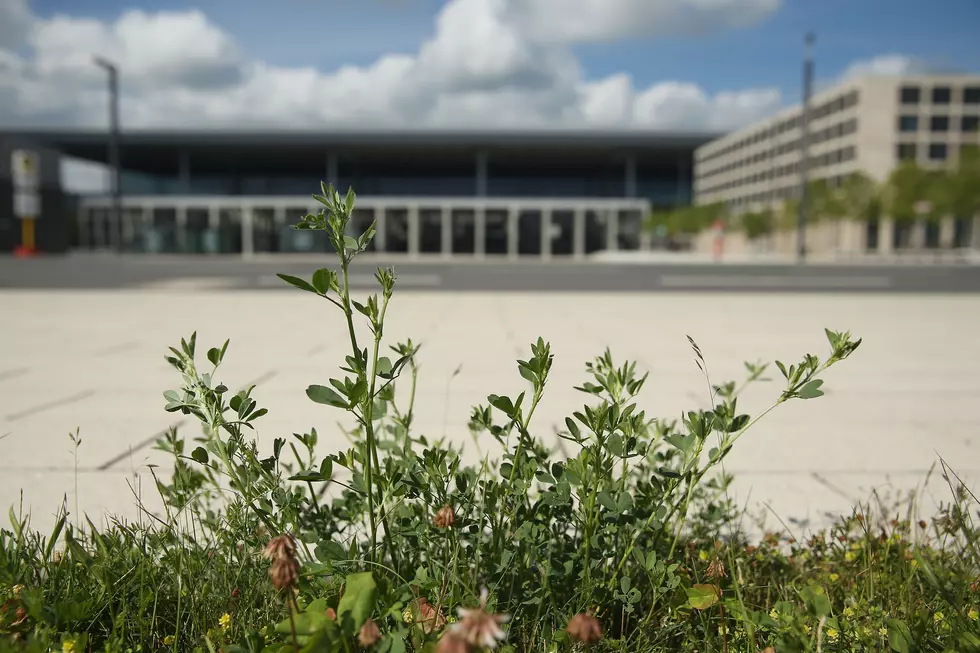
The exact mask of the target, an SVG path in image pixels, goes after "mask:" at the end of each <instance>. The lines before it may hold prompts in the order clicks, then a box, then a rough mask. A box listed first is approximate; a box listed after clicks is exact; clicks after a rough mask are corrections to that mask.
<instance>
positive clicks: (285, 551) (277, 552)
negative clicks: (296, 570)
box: [263, 535, 296, 562]
mask: <svg viewBox="0 0 980 653" xmlns="http://www.w3.org/2000/svg"><path fill="white" fill-rule="evenodd" d="M263 555H264V556H265V557H266V558H268V559H269V560H271V561H272V562H276V561H277V560H282V559H283V558H292V559H295V558H296V543H295V542H293V538H292V536H291V535H279V536H278V537H274V538H272V539H271V540H269V543H268V544H266V546H265V551H264V552H263Z"/></svg>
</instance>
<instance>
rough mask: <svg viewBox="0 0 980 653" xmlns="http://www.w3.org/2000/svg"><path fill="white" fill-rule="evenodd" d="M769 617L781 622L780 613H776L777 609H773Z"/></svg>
mask: <svg viewBox="0 0 980 653" xmlns="http://www.w3.org/2000/svg"><path fill="white" fill-rule="evenodd" d="M769 616H770V617H772V618H773V619H775V620H776V621H779V613H778V612H776V608H773V609H772V610H770V611H769Z"/></svg>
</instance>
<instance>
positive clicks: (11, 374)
mask: <svg viewBox="0 0 980 653" xmlns="http://www.w3.org/2000/svg"><path fill="white" fill-rule="evenodd" d="M30 371H31V368H29V367H16V368H14V369H10V370H0V381H6V380H7V379H13V378H15V377H18V376H23V375H25V374H27V373H28V372H30Z"/></svg>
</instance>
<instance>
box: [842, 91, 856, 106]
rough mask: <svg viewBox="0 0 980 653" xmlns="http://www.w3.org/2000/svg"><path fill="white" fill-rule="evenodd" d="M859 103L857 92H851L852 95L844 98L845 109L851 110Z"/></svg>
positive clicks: (849, 94)
mask: <svg viewBox="0 0 980 653" xmlns="http://www.w3.org/2000/svg"><path fill="white" fill-rule="evenodd" d="M857 103H858V92H857V91H851V92H850V93H848V94H847V95H845V96H844V108H845V109H847V108H850V107H853V106H854V105H856V104H857Z"/></svg>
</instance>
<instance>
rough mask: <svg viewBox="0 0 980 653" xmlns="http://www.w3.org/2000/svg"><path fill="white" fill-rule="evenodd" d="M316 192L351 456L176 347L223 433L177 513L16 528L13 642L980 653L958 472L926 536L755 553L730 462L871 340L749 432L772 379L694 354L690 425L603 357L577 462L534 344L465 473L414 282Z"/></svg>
mask: <svg viewBox="0 0 980 653" xmlns="http://www.w3.org/2000/svg"><path fill="white" fill-rule="evenodd" d="M315 197H316V198H317V200H318V201H320V202H321V203H322V204H323V205H324V208H323V210H322V211H320V212H319V213H318V214H316V215H308V216H306V218H304V219H303V220H301V221H300V223H299V224H298V225H296V228H299V229H311V230H320V231H323V232H325V234H326V236H327V237H328V239H329V240H330V242H331V243H332V244H333V247H334V249H335V251H336V252H337V256H338V264H339V265H338V269H327V268H324V269H320V270H317V271H315V272H314V273H313V274H312V276H311V277H310V278H309V279H302V278H298V277H292V276H288V275H280V276H281V277H282V278H283V280H284V282H285V283H288V284H290V285H292V286H294V287H296V288H298V289H300V290H302V291H305V292H308V293H309V294H310V296H311V299H312V298H316V299H318V300H326V302H328V304H324V307H325V308H327V309H330V310H335V311H339V312H340V317H341V319H340V320H339V321H338V324H339V325H340V327H339V328H340V330H341V331H340V334H338V335H339V336H340V337H343V338H345V339H347V340H348V341H349V342H350V353H349V355H347V356H346V357H345V360H344V361H343V362H342V364H341V365H340V368H339V369H340V374H338V376H337V378H332V379H328V380H326V381H325V382H324V383H322V384H316V385H311V386H310V387H309V388H307V391H306V393H307V396H308V397H309V399H310V400H312V401H314V402H316V403H318V404H322V405H323V406H324V411H325V415H326V416H327V417H329V413H328V411H331V410H332V411H341V412H345V413H347V414H348V416H349V417H350V418H351V420H350V421H352V422H353V423H354V424H356V426H355V428H354V429H353V430H352V432H351V433H349V435H350V436H351V443H352V444H351V446H350V448H349V449H346V450H343V451H337V452H334V453H331V454H328V455H324V454H323V453H322V452H321V451H320V447H319V446H318V440H319V438H318V434H317V432H316V430H315V429H313V428H311V429H310V430H309V431H308V432H306V433H302V434H293V435H292V436H291V437H290V438H288V439H287V438H283V437H276V438H275V439H274V440H273V441H272V443H271V447H268V448H266V447H263V448H260V447H259V446H258V440H257V429H258V428H260V426H261V423H262V422H261V418H262V417H263V416H264V415H265V414H266V411H265V409H264V408H262V407H261V406H260V405H259V397H258V395H259V393H258V392H257V390H256V388H255V387H249V388H246V389H244V390H242V391H240V392H233V391H231V390H229V386H230V385H233V383H232V382H233V380H227V381H228V385H226V384H225V383H223V382H222V379H220V378H219V377H220V375H221V374H222V373H223V372H222V368H221V365H222V362H223V361H224V360H225V357H226V355H227V354H228V347H229V344H228V343H227V342H225V343H224V344H223V345H221V346H215V347H211V348H209V349H208V350H207V351H206V352H204V355H203V357H202V356H200V355H199V353H200V352H199V351H198V343H197V339H196V336H195V335H192V336H191V337H190V338H188V339H185V340H182V341H181V342H180V343H179V345H177V346H174V347H172V348H170V350H169V353H168V354H167V360H168V361H169V362H170V364H171V365H172V366H173V368H174V370H175V373H176V374H175V378H176V380H177V382H178V383H177V387H176V388H175V389H171V390H167V391H166V392H165V393H164V398H165V406H164V408H165V410H167V411H170V412H180V413H182V414H184V415H189V416H193V417H195V418H197V420H199V422H200V426H201V434H202V435H201V436H200V437H198V438H195V439H194V440H193V441H190V442H188V441H187V440H186V439H185V437H184V434H183V433H180V434H178V433H177V432H176V431H171V432H170V433H169V434H168V436H167V437H166V438H164V439H162V440H161V441H160V442H159V443H158V448H159V449H160V450H162V451H164V452H166V453H167V454H169V455H170V456H171V457H172V460H173V467H172V472H171V473H169V474H166V475H160V474H157V472H156V470H151V471H153V473H154V479H155V480H156V490H157V491H158V492H159V493H160V495H161V497H162V499H163V504H164V506H165V510H164V511H163V513H162V514H152V513H151V512H149V511H145V510H144V511H141V514H140V518H139V519H138V520H137V521H136V522H123V521H113V522H110V523H109V524H107V525H105V526H96V525H95V524H94V523H92V522H89V521H87V520H86V521H85V522H84V523H80V519H79V516H78V515H77V509H76V510H75V511H74V513H75V514H74V515H73V516H70V514H69V510H68V507H67V506H64V507H63V509H62V511H61V512H60V518H59V520H58V524H57V526H56V528H55V529H54V531H53V532H52V533H50V534H48V533H45V534H41V533H38V532H37V531H36V530H34V529H33V528H31V524H30V520H29V516H25V515H22V514H18V513H17V512H15V511H12V512H11V518H10V522H11V530H6V529H4V530H2V531H0V601H2V604H0V650H8V649H11V650H37V651H44V650H53V649H61V650H63V651H66V652H70V651H89V650H91V651H162V650H171V651H202V652H203V651H226V652H228V653H233V652H239V651H248V652H255V653H258V652H259V651H282V652H285V651H296V650H304V651H323V652H328V651H342V652H344V653H347V652H349V651H356V650H365V649H370V650H377V651H382V652H389V651H390V652H393V653H397V652H399V651H428V650H436V651H443V652H448V651H477V650H483V649H488V648H501V649H504V650H512V651H572V650H575V651H577V650H584V649H585V648H590V647H591V648H592V649H594V650H598V651H603V650H620V651H656V652H659V651H663V652H668V651H670V652H674V651H692V652H693V651H699V652H700V651H722V652H726V653H727V652H728V651H753V652H755V651H762V650H765V649H772V650H774V651H777V652H780V653H782V652H784V651H786V652H789V651H898V652H900V653H902V652H905V651H976V650H980V638H978V636H977V632H980V625H978V622H977V619H978V613H977V610H978V606H980V592H978V583H980V553H978V547H977V530H976V527H975V523H974V515H975V513H976V500H975V497H973V496H972V495H971V494H970V493H969V492H968V491H967V490H966V489H965V488H964V487H963V485H962V484H961V483H959V482H958V479H957V478H956V476H955V474H954V473H953V471H952V470H950V469H948V468H947V467H946V466H945V464H944V466H943V473H944V476H945V478H947V479H948V480H949V483H950V488H951V495H950V496H951V501H950V503H949V504H948V505H946V506H943V507H942V510H941V511H940V513H939V514H938V515H937V516H936V518H935V519H934V520H931V521H929V522H917V521H914V520H913V517H912V515H913V514H914V513H913V512H912V511H911V510H910V509H909V508H908V507H909V506H911V499H907V500H904V503H900V504H896V505H892V506H889V507H886V506H884V505H883V502H880V501H878V502H875V503H874V504H868V505H865V506H861V507H860V508H858V509H856V510H855V512H854V513H853V514H852V515H850V516H849V517H847V518H846V519H842V520H841V522H840V523H839V524H837V525H836V526H835V527H834V528H832V529H829V530H827V531H824V532H820V533H811V534H809V535H808V537H807V539H806V540H805V541H802V542H798V541H794V540H792V539H791V538H790V536H789V534H786V533H784V534H781V535H777V534H767V535H766V536H765V537H764V538H762V540H761V541H755V540H752V539H751V538H750V537H749V536H748V534H747V530H746V529H745V528H744V527H743V521H744V515H743V514H742V513H741V512H740V511H739V510H737V509H736V508H735V506H734V505H733V504H732V502H731V501H730V500H729V499H728V493H727V488H728V486H729V484H730V482H731V478H730V477H729V476H728V475H726V474H724V473H723V472H722V471H721V470H722V469H723V468H722V463H723V462H724V460H725V458H726V457H727V456H728V455H729V452H730V451H731V450H732V448H733V447H734V446H736V444H737V442H738V441H739V440H740V439H741V438H742V437H751V431H752V429H753V427H754V425H755V424H756V423H757V422H758V420H760V419H762V418H764V417H765V415H766V414H767V413H768V412H769V411H770V410H774V409H777V408H778V407H779V406H780V405H781V404H783V403H785V402H788V401H809V400H817V399H819V397H820V396H821V395H822V394H823V391H822V385H823V378H822V374H823V372H824V371H825V370H826V369H828V368H829V367H831V366H834V365H837V364H838V363H840V362H842V361H844V360H846V359H847V358H848V357H850V356H851V355H852V354H853V353H854V352H855V351H856V350H857V349H858V347H859V345H860V340H855V339H853V338H852V337H851V336H850V334H848V333H846V332H834V331H829V330H828V331H827V341H828V345H829V353H828V354H827V355H826V356H824V357H823V358H820V357H817V356H814V355H810V354H807V355H805V356H803V357H801V358H800V359H799V360H798V361H797V362H795V363H792V364H785V363H782V362H779V361H777V362H776V363H775V368H777V369H778V372H779V374H780V376H781V377H782V380H783V382H784V383H783V387H782V389H781V390H780V391H778V392H777V393H776V394H775V395H774V397H773V403H772V405H771V406H770V408H768V409H766V410H765V411H763V412H762V413H760V414H758V415H755V416H751V415H747V414H744V413H742V412H741V411H740V410H739V408H738V397H739V394H740V393H741V391H742V390H743V389H744V388H745V386H746V385H748V384H751V383H754V382H755V381H757V380H758V379H759V378H760V377H762V375H763V374H765V373H766V372H767V371H768V369H769V366H768V365H753V364H747V365H746V377H745V379H744V380H743V381H742V382H741V383H735V382H726V383H721V384H714V383H712V382H711V381H710V375H709V374H708V368H707V362H706V361H705V359H704V357H703V355H702V353H701V351H700V349H699V348H698V346H697V343H696V342H695V341H694V340H693V339H690V342H689V344H690V346H691V349H692V357H693V358H694V359H695V361H696V362H697V364H698V365H699V366H700V367H701V369H702V371H703V372H704V376H705V381H706V392H708V393H710V395H711V398H712V405H713V408H712V409H711V410H708V411H704V410H696V411H690V412H688V413H686V414H684V415H683V416H682V417H681V419H679V420H674V421H671V420H662V419H655V418H653V417H652V416H650V415H647V414H646V413H645V412H644V411H643V409H642V408H641V407H640V405H639V395H640V393H641V391H642V388H643V385H644V383H645V381H646V378H647V376H646V374H644V373H642V372H641V371H640V370H637V367H636V364H635V363H633V362H630V361H618V360H616V359H615V358H614V357H613V355H612V353H611V352H609V351H606V352H604V353H603V354H602V355H600V356H599V357H597V358H595V359H593V360H592V361H590V362H588V363H587V364H586V366H585V370H584V372H585V380H584V381H583V383H582V384H581V385H580V386H578V387H577V389H578V390H580V391H581V392H582V394H583V396H584V397H585V403H584V405H583V406H582V408H581V409H580V410H578V411H575V412H574V413H573V414H572V415H570V416H569V417H568V418H567V419H566V421H565V428H564V429H563V430H562V431H561V432H560V433H558V435H559V436H560V437H562V438H563V439H564V440H566V441H567V443H566V445H565V446H564V447H562V448H561V451H560V452H559V451H555V450H553V448H551V447H549V446H546V445H545V443H544V442H545V440H546V439H547V440H550V438H551V436H552V435H553V434H546V435H547V436H548V437H542V436H541V435H539V434H537V433H536V429H535V425H534V420H533V418H534V413H535V411H536V408H537V406H538V404H539V402H540V400H541V398H542V396H543V395H544V393H545V390H546V387H547V384H548V381H549V375H550V370H551V365H552V360H553V357H552V354H551V348H550V346H549V344H548V343H547V342H545V341H544V340H543V339H538V340H537V341H536V342H534V343H532V344H531V347H530V350H529V355H528V357H527V358H526V359H524V360H520V361H517V372H518V373H519V374H520V376H521V377H522V378H523V379H524V380H525V382H526V384H527V389H526V390H525V391H524V392H522V393H520V394H519V395H517V396H503V395H496V394H491V395H489V396H488V398H487V403H486V404H485V405H481V406H476V407H474V408H473V410H472V414H471V420H470V430H471V432H472V434H473V436H474V437H478V438H490V439H493V440H495V441H496V442H498V443H499V444H500V445H501V446H502V449H503V451H504V453H503V455H502V456H500V457H499V458H494V459H491V458H489V457H488V458H485V459H484V460H482V461H480V462H479V463H478V464H476V465H466V464H464V463H463V462H462V460H461V457H460V453H461V452H460V450H459V449H458V448H457V447H454V446H452V445H451V444H450V443H447V442H444V441H439V440H431V439H430V438H428V437H427V436H426V435H425V434H423V433H418V432H417V430H416V429H415V427H414V424H413V423H414V419H415V406H414V396H415V392H414V389H415V385H416V382H417V377H418V373H419V356H420V353H419V352H420V347H419V346H418V345H417V344H414V343H412V342H411V341H407V342H404V343H396V344H390V343H388V342H386V341H385V338H384V326H385V317H386V315H387V313H388V311H389V309H390V308H391V309H392V310H393V307H394V306H396V304H392V298H393V296H394V291H395V287H396V285H397V277H396V276H395V274H394V272H393V271H392V270H386V269H379V270H378V273H377V277H376V278H377V281H378V286H379V294H378V295H373V296H370V297H367V298H361V299H357V298H354V297H353V296H352V295H351V293H350V291H349V287H348V283H347V279H348V268H349V266H350V264H351V261H353V259H354V258H355V257H356V256H357V255H358V254H359V253H360V252H362V251H364V250H365V249H366V248H367V246H368V243H369V242H370V239H371V238H372V236H373V227H372V228H369V229H368V230H367V231H366V232H364V233H363V234H350V233H349V225H350V216H351V214H352V212H353V208H354V196H353V193H348V195H347V196H346V197H342V196H340V195H339V194H338V193H336V192H335V191H334V190H333V189H332V188H329V187H324V188H323V193H322V195H318V196H315ZM623 318H624V319H628V316H623ZM302 329H303V333H301V334H300V333H297V334H295V335H296V336H298V337H302V338H308V337H310V335H309V334H310V333H315V335H314V336H313V337H323V336H321V335H320V331H321V326H320V325H316V327H315V328H313V327H311V325H303V326H302ZM396 386H397V387H399V388H401V390H400V391H399V392H398V393H397V394H396ZM406 397H407V402H406V401H405V398H406ZM331 421H333V420H331ZM73 442H74V444H75V446H76V447H77V446H79V445H80V440H79V438H78V434H75V436H74V439H73ZM566 451H567V453H566Z"/></svg>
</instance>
